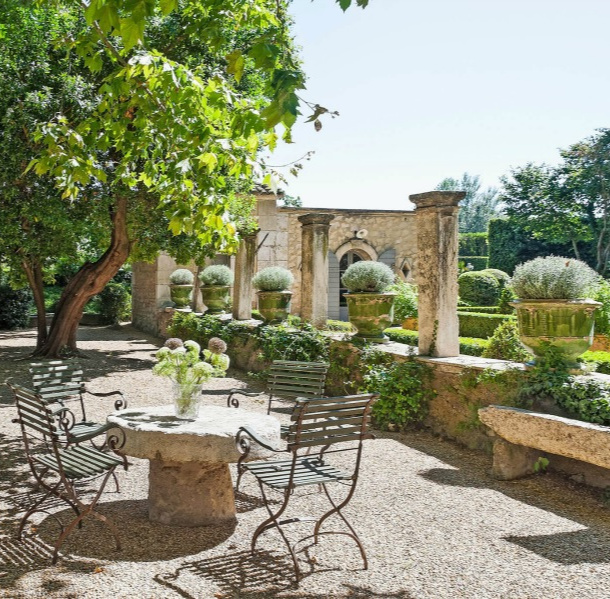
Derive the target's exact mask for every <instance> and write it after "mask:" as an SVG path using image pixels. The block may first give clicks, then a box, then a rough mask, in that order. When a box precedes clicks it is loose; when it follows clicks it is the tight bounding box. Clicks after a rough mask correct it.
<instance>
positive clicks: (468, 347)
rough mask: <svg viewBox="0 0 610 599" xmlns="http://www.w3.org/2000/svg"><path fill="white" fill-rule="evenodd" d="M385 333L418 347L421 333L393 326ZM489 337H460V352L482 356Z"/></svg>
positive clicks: (394, 338) (397, 340) (466, 354)
mask: <svg viewBox="0 0 610 599" xmlns="http://www.w3.org/2000/svg"><path fill="white" fill-rule="evenodd" d="M385 334H386V335H387V336H388V337H389V338H390V339H391V340H392V341H396V342H397V343H404V344H405V345H411V346H414V347H417V342H418V339H419V333H418V332H417V331H407V330H405V329H401V328H398V327H392V328H390V329H386V330H385ZM488 343H489V342H488V341H487V339H473V338H469V337H460V353H461V354H464V355H465V356H477V357H478V356H481V354H482V353H483V351H484V350H485V348H486V347H487V345H488Z"/></svg>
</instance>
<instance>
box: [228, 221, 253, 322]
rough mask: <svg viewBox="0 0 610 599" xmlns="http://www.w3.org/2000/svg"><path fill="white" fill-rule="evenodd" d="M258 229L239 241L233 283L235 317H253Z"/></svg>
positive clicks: (247, 318)
mask: <svg viewBox="0 0 610 599" xmlns="http://www.w3.org/2000/svg"><path fill="white" fill-rule="evenodd" d="M257 234H258V231H257V232H255V233H252V234H251V235H245V236H244V237H243V238H242V240H241V241H240V243H239V249H238V250H237V255H236V256H235V282H234V284H233V318H235V319H236V320H249V319H250V318H252V277H253V276H254V262H255V259H256V239H257Z"/></svg>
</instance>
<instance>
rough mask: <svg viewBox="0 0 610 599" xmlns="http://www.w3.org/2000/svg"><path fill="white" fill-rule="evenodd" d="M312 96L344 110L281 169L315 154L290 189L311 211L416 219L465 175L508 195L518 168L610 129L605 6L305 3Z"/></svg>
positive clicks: (301, 34)
mask: <svg viewBox="0 0 610 599" xmlns="http://www.w3.org/2000/svg"><path fill="white" fill-rule="evenodd" d="M292 12H293V14H294V16H295V20H296V28H295V30H296V36H297V42H298V44H299V45H300V46H301V47H302V56H303V59H304V63H305V71H306V73H307V74H308V77H309V81H308V89H307V90H306V91H305V92H304V93H303V97H304V98H305V99H307V100H309V101H314V102H319V103H320V104H322V105H324V106H326V107H328V108H331V109H333V110H338V111H339V112H340V114H341V116H340V117H339V118H337V119H334V120H331V119H325V120H324V122H323V124H324V126H323V128H322V131H320V132H319V133H316V132H315V131H314V130H313V127H312V125H311V124H307V125H298V126H297V127H296V128H295V130H294V138H295V142H296V143H294V144H292V145H291V146H284V147H282V148H280V149H279V150H278V151H276V153H275V154H274V155H273V156H272V157H271V159H270V162H271V163H273V164H282V163H284V162H288V161H290V160H292V159H295V158H298V157H299V156H301V155H302V154H304V153H305V152H306V151H308V150H315V152H316V154H315V155H314V156H313V158H312V159H311V161H309V162H306V163H305V168H304V170H303V171H302V172H301V174H300V175H299V177H298V178H296V179H294V178H293V177H290V176H289V177H288V178H289V183H290V185H289V186H288V187H286V186H285V185H283V187H284V188H285V189H286V191H287V192H288V193H289V194H290V195H294V196H297V195H300V196H301V198H302V199H303V202H304V205H305V206H319V207H337V208H383V209H403V208H406V207H408V201H407V198H408V196H409V194H412V193H419V192H423V191H428V190H431V189H434V187H435V186H436V184H437V183H438V182H439V181H440V180H441V179H443V178H444V177H448V176H453V177H459V176H460V175H461V174H462V173H463V172H464V171H468V172H469V173H471V174H478V175H481V178H482V181H483V183H484V184H485V185H497V184H498V177H499V176H501V175H502V174H504V173H506V172H507V171H508V169H509V168H510V167H511V166H520V165H523V164H525V163H527V162H529V161H533V162H550V163H553V162H556V161H557V160H558V152H557V149H558V148H563V147H566V146H568V145H569V144H571V143H574V142H576V141H578V140H580V139H582V138H584V137H586V136H588V135H591V134H592V133H593V132H594V130H595V129H596V128H598V127H604V126H607V125H609V122H608V117H609V116H610V68H609V65H610V35H609V34H608V27H609V25H610V2H608V1H607V0H552V1H551V0H511V1H507V0H370V5H369V6H368V7H367V8H366V9H364V10H362V9H360V8H351V9H349V10H348V11H347V12H346V13H343V12H342V11H341V10H340V9H339V7H338V5H336V4H335V3H334V1H333V0H315V1H313V2H311V1H309V0H294V3H293V6H292Z"/></svg>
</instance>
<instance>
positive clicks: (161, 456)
mask: <svg viewBox="0 0 610 599" xmlns="http://www.w3.org/2000/svg"><path fill="white" fill-rule="evenodd" d="M108 422H111V423H112V424H115V425H117V426H118V427H120V428H121V429H122V430H123V432H124V433H125V445H124V446H123V448H122V449H121V453H124V454H126V455H128V456H133V457H136V458H144V459H147V460H150V471H149V487H148V517H149V519H150V520H151V521H153V522H160V523H161V524H167V525H170V526H205V525H216V524H222V523H225V522H227V521H232V520H234V519H235V497H234V495H233V483H232V481H231V474H230V472H229V464H231V463H234V462H237V460H238V459H239V455H240V454H239V452H238V451H237V448H236V447H235V435H236V434H237V430H238V429H239V427H240V426H247V427H248V428H250V429H252V430H253V431H254V432H255V433H256V434H257V435H258V436H260V438H261V439H263V440H265V441H266V442H267V443H269V444H270V445H271V446H274V447H277V446H278V445H279V442H280V423H279V421H278V420H277V418H274V417H273V416H267V415H264V414H260V413H255V412H249V411H247V410H244V409H239V410H235V409H232V408H226V407H217V406H202V407H201V409H200V412H199V417H198V418H197V419H195V420H187V419H185V418H180V417H178V416H175V414H174V407H173V406H170V405H167V406H155V407H144V408H133V409H127V410H122V411H120V412H114V413H112V414H110V415H109V416H108ZM268 453H269V452H266V451H265V450H262V449H261V448H257V447H256V446H255V445H254V444H253V446H252V453H251V455H252V457H253V458H254V459H260V458H263V457H266V455H268Z"/></svg>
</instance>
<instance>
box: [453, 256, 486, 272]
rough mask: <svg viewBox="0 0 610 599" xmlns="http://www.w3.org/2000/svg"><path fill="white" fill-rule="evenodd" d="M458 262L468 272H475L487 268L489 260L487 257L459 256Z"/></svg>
mask: <svg viewBox="0 0 610 599" xmlns="http://www.w3.org/2000/svg"><path fill="white" fill-rule="evenodd" d="M458 261H459V262H460V263H463V264H464V268H466V269H468V271H470V272H476V271H481V270H485V269H486V268H487V265H488V263H489V258H488V257H487V256H460V257H459V258H458ZM471 267H472V268H471Z"/></svg>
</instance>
